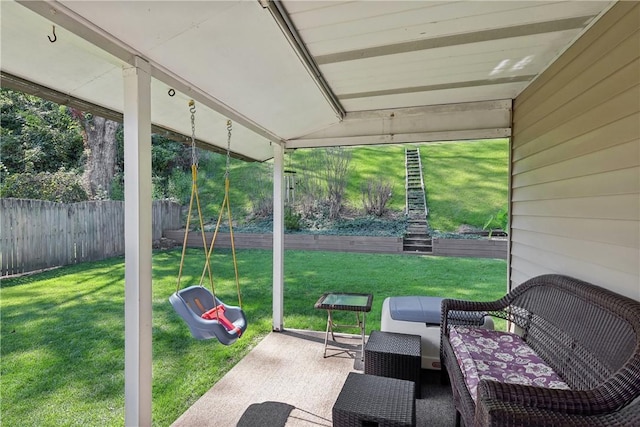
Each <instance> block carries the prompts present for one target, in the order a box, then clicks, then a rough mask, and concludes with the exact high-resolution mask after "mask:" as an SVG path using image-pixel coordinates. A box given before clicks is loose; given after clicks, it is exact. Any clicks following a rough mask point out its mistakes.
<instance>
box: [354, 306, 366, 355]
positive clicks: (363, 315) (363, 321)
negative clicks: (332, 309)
mask: <svg viewBox="0 0 640 427" xmlns="http://www.w3.org/2000/svg"><path fill="white" fill-rule="evenodd" d="M356 316H357V318H358V326H359V327H360V334H361V335H362V352H361V353H360V360H361V361H362V362H364V333H365V330H366V325H367V324H366V322H367V313H366V312H364V311H363V312H362V323H361V322H360V312H356Z"/></svg>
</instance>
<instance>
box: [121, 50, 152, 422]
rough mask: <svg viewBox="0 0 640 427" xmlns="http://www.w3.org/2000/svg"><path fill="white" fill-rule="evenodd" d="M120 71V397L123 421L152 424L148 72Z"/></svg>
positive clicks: (138, 64)
mask: <svg viewBox="0 0 640 427" xmlns="http://www.w3.org/2000/svg"><path fill="white" fill-rule="evenodd" d="M123 76H124V211H125V217H124V235H125V261H124V262H125V271H124V281H125V289H124V296H125V302H124V323H125V326H124V350H125V357H124V359H125V361H124V377H125V384H124V398H125V407H124V408H125V416H124V422H125V425H126V426H143V427H144V426H151V380H152V376H151V366H152V356H151V298H152V296H151V239H152V236H151V218H152V215H151V73H150V67H149V64H148V63H147V62H146V61H144V60H143V59H141V58H135V62H134V65H133V66H132V67H128V68H125V69H124V70H123Z"/></svg>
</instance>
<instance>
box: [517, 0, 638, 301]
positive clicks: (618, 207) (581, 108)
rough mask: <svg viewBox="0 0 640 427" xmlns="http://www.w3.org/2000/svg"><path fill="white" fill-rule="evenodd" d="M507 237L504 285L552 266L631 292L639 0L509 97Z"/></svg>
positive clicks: (623, 5)
mask: <svg viewBox="0 0 640 427" xmlns="http://www.w3.org/2000/svg"><path fill="white" fill-rule="evenodd" d="M510 239H511V241H510V269H509V277H510V286H511V287H515V286H518V285H519V284H521V283H522V282H523V281H525V280H527V279H528V278H531V277H533V276H537V275H539V274H544V273H560V274H566V275H570V276H573V277H576V278H579V279H582V280H585V281H588V282H591V283H594V284H596V285H600V286H603V287H606V288H608V289H610V290H612V291H614V292H617V293H620V294H623V295H626V296H629V297H631V298H634V299H636V300H640V267H639V264H640V3H638V2H619V3H617V4H616V5H614V6H613V7H612V8H611V9H610V10H609V11H608V12H607V13H606V14H605V15H604V16H603V17H602V18H601V19H600V20H599V21H598V22H596V23H595V24H594V25H593V26H592V27H591V28H590V29H589V30H588V31H587V32H586V33H585V34H584V35H583V36H582V37H581V38H580V39H578V40H577V41H576V43H574V44H573V45H572V46H571V47H570V48H569V49H568V50H567V51H566V52H565V53H564V54H563V55H562V56H560V57H559V58H558V60H556V61H555V62H554V63H553V64H552V65H551V66H550V67H549V68H548V69H547V70H546V71H545V72H544V73H543V74H542V75H541V76H540V78H538V79H537V80H536V81H534V82H533V83H532V84H531V85H530V86H529V87H528V88H527V89H526V90H525V91H523V92H522V93H521V94H520V95H519V96H518V97H517V98H516V99H515V101H514V107H513V137H512V144H511V233H510Z"/></svg>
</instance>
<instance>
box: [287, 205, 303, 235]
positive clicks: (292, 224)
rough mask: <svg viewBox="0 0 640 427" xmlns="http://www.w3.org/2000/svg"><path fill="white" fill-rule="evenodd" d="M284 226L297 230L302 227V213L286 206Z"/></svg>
mask: <svg viewBox="0 0 640 427" xmlns="http://www.w3.org/2000/svg"><path fill="white" fill-rule="evenodd" d="M284 228H285V229H287V230H291V231H299V230H300V229H301V228H302V215H301V214H299V213H297V212H294V210H293V209H292V208H287V209H286V210H285V212H284Z"/></svg>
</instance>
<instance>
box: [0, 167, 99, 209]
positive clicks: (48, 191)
mask: <svg viewBox="0 0 640 427" xmlns="http://www.w3.org/2000/svg"><path fill="white" fill-rule="evenodd" d="M0 197H15V198H20V199H41V200H49V201H51V202H59V203H74V202H81V201H84V200H87V199H88V197H87V193H86V191H85V190H84V188H83V187H82V183H81V176H80V175H77V174H76V173H75V172H65V171H58V172H55V173H49V172H41V173H37V174H32V173H18V174H13V175H10V176H9V177H7V178H6V179H5V181H4V182H3V184H2V187H1V188H0Z"/></svg>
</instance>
